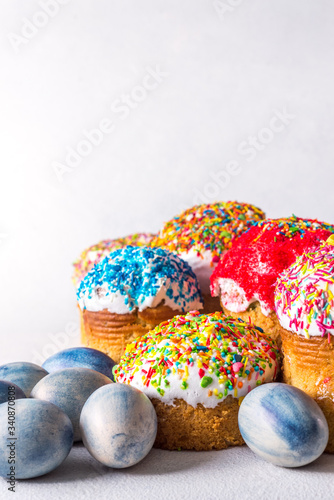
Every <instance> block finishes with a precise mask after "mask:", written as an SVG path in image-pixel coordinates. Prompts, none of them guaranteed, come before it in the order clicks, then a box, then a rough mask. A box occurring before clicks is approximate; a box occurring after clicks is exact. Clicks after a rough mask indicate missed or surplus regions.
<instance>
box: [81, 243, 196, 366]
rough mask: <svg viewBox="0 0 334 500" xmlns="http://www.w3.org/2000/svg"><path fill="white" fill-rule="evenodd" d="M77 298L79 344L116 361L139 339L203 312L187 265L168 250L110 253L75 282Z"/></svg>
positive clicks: (146, 249)
mask: <svg viewBox="0 0 334 500" xmlns="http://www.w3.org/2000/svg"><path fill="white" fill-rule="evenodd" d="M77 298H78V305H79V309H80V317H81V333H82V341H83V343H84V344H85V345H87V346H88V347H92V348H95V349H99V350H100V351H102V352H105V353H106V354H108V355H110V356H111V358H112V359H113V360H114V361H116V362H118V361H119V359H120V357H121V355H122V354H123V352H124V350H125V347H126V345H127V344H128V343H129V342H132V340H133V339H135V338H136V337H138V336H139V335H142V334H144V333H146V332H148V331H149V330H151V329H152V328H154V327H155V326H156V325H158V324H159V323H161V322H162V321H165V320H167V319H170V318H172V317H173V316H175V315H177V314H180V313H182V312H186V311H190V310H192V309H201V308H202V307H203V301H202V297H201V293H200V290H199V286H198V283H197V279H196V276H195V275H194V273H193V271H192V270H191V268H190V266H189V265H188V264H187V263H186V262H185V261H183V260H182V259H180V258H179V257H178V256H177V255H175V254H173V253H171V252H169V251H168V250H163V249H161V248H152V249H151V248H148V247H132V246H128V247H124V248H122V249H118V250H115V251H114V252H111V253H110V254H109V255H108V256H107V257H105V258H104V259H103V260H102V261H101V262H99V263H97V264H96V265H95V266H94V267H93V269H92V270H91V271H90V272H89V273H88V274H87V276H86V277H85V278H84V279H83V281H82V282H81V283H80V285H79V287H78V291H77Z"/></svg>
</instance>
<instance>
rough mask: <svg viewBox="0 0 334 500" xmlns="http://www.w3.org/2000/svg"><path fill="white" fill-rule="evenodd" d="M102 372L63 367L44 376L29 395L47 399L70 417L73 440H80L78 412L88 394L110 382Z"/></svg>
mask: <svg viewBox="0 0 334 500" xmlns="http://www.w3.org/2000/svg"><path fill="white" fill-rule="evenodd" d="M111 383H112V382H111V380H110V379H109V378H108V377H106V376H105V375H102V373H99V372H96V371H95V370H89V369H88V368H65V369H64V370H62V371H59V372H54V373H50V374H49V375H47V376H46V377H44V378H43V379H42V380H41V381H40V382H38V384H37V385H36V386H35V387H34V388H33V390H32V391H31V397H33V398H37V399H42V400H44V401H49V402H50V403H53V404H55V405H57V406H59V408H61V409H62V410H63V411H64V412H65V413H66V414H67V415H68V416H69V417H70V419H71V422H72V425H73V431H74V441H80V439H81V434H80V429H79V419H80V413H81V410H82V407H83V405H84V404H85V402H86V401H87V399H88V398H89V396H90V395H91V394H92V393H93V392H94V391H96V390H97V389H99V388H100V387H102V386H104V385H106V384H111Z"/></svg>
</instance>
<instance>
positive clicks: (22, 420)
mask: <svg viewBox="0 0 334 500" xmlns="http://www.w3.org/2000/svg"><path fill="white" fill-rule="evenodd" d="M9 412H14V417H13V415H12V414H9ZM9 417H10V422H12V423H13V425H10V426H9V425H8V419H9ZM13 428H14V430H12V431H11V429H13ZM72 444H73V428H72V424H71V421H70V419H69V418H68V416H67V415H66V414H65V413H64V412H63V411H62V410H61V409H60V408H58V407H57V406H55V405H53V404H51V403H48V402H46V401H38V400H34V399H19V400H17V401H15V405H11V406H8V403H3V404H1V405H0V476H2V477H5V478H6V479H9V480H12V481H15V480H16V479H29V478H33V477H37V476H42V475H43V474H47V473H48V472H50V471H52V470H54V469H55V468H56V467H58V466H59V465H60V464H61V463H62V462H63V461H64V460H65V458H66V457H67V455H68V454H69V452H70V450H71V447H72ZM14 484H15V483H14ZM9 485H10V483H9Z"/></svg>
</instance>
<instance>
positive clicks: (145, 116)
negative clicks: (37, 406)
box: [0, 0, 334, 363]
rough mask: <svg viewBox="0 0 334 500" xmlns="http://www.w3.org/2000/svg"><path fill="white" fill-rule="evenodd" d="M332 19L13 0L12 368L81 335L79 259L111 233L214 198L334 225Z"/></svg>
mask: <svg viewBox="0 0 334 500" xmlns="http://www.w3.org/2000/svg"><path fill="white" fill-rule="evenodd" d="M333 23H334V5H333V2H331V1H330V0H299V1H296V0H295V1H294V2H291V0H276V1H275V2H268V1H265V0H247V1H246V0H245V1H242V0H225V1H223V0H219V1H213V0H202V1H200V0H198V1H195V0H181V1H180V0H140V1H138V0H123V1H116V0H39V1H35V0H24V1H23V0H11V1H10V2H9V1H5V0H1V17H0V30H1V41H0V51H1V70H0V71H1V79H0V85H1V91H0V99H1V105H0V110H1V112H0V127H1V130H0V141H1V158H2V159H1V164H2V182H1V196H0V203H1V218H0V269H1V278H0V279H1V281H0V283H1V299H0V300H1V302H0V303H1V316H0V321H1V325H0V328H1V330H0V331H1V352H0V363H4V362H7V361H11V360H17V359H27V360H33V361H35V362H38V361H40V362H41V361H42V358H43V357H45V356H46V355H48V354H51V353H52V352H53V351H55V350H58V349H59V348H61V347H68V346H70V345H74V344H76V343H78V337H77V336H76V335H77V324H78V322H77V312H76V301H75V295H74V291H73V287H72V283H71V281H70V277H71V272H72V270H71V262H72V261H73V260H74V259H75V258H76V257H77V256H78V254H79V253H80V251H81V250H83V249H84V248H85V247H86V246H88V245H90V244H92V243H95V242H97V241H99V240H100V239H102V238H108V237H117V236H123V235H125V234H127V233H131V232H136V231H145V230H148V231H157V230H158V228H159V226H160V225H161V223H162V221H164V220H168V219H169V218H170V217H172V216H173V215H175V214H176V213H177V212H178V211H180V210H182V209H183V208H185V207H187V206H190V205H192V204H194V203H198V202H202V201H208V202H210V201H214V200H216V199H218V200H219V199H221V200H229V199H237V200H239V201H247V202H252V203H254V204H257V205H258V206H259V207H261V208H262V209H264V210H265V211H266V212H267V214H268V216H272V217H279V216H287V215H290V214H291V213H292V212H294V213H296V214H297V215H300V216H303V217H317V218H319V219H322V220H326V221H329V222H334V212H333V208H332V207H333V202H332V198H333V196H332V193H333V191H332V183H333V126H334V106H333V104H334V102H333V101H334V97H333V95H334V93H333V76H334V70H333V63H332V61H333V42H334V30H333ZM98 129H99V130H98Z"/></svg>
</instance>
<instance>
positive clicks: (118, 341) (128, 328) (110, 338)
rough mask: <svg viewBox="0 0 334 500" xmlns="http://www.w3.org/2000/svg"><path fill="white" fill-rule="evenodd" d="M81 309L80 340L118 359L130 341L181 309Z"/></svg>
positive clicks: (166, 307) (158, 307) (160, 306)
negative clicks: (112, 310) (119, 312)
mask: <svg viewBox="0 0 334 500" xmlns="http://www.w3.org/2000/svg"><path fill="white" fill-rule="evenodd" d="M79 310H80V326H81V342H82V343H83V344H84V345H86V346H88V347H92V348H93V349H98V350H99V351H102V352H105V353H106V354H108V355H109V356H110V357H111V358H112V359H113V360H114V361H115V362H116V363H118V362H119V360H120V359H121V356H122V355H123V353H124V350H125V347H126V345H127V344H129V343H130V342H132V341H133V340H134V339H135V338H136V337H139V336H140V335H144V334H145V333H147V332H148V331H149V330H152V329H153V328H154V327H155V326H157V325H159V324H160V323H162V322H163V321H166V320H168V319H171V318H173V317H174V316H176V315H177V314H182V312H181V311H177V310H174V309H171V308H170V307H168V306H165V305H159V306H157V307H154V308H150V307H148V308H146V309H144V311H141V312H140V311H138V310H136V311H134V312H132V313H129V314H116V313H111V312H109V311H108V310H107V309H104V310H103V311H87V309H84V310H83V311H82V310H81V309H80V308H79Z"/></svg>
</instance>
